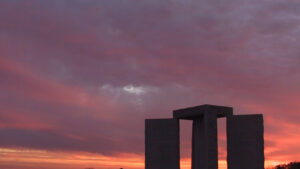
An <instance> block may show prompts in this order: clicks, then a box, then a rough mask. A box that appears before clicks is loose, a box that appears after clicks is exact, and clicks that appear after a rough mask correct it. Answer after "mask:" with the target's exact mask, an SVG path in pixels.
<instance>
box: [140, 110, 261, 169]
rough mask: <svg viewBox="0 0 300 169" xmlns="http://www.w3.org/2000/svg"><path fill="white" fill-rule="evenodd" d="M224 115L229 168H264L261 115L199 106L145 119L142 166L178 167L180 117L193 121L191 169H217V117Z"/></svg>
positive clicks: (170, 168) (165, 168)
mask: <svg viewBox="0 0 300 169" xmlns="http://www.w3.org/2000/svg"><path fill="white" fill-rule="evenodd" d="M222 117H225V118H227V121H226V122H227V164H228V169H264V139H263V116H262V115H261V114H259V115H233V109H232V108H231V107H224V106H215V105H201V106H196V107H191V108H185V109H180V110H175V111H173V118H170V119H146V121H145V146H146V147H145V168H146V169H179V168H180V151H179V150H180V147H179V137H180V136H179V120H180V119H184V120H193V131H192V133H193V134H192V169H218V133H217V118H222Z"/></svg>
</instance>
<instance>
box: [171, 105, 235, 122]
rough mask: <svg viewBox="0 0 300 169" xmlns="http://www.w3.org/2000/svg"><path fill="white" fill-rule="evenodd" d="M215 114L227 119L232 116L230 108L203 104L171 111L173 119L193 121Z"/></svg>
mask: <svg viewBox="0 0 300 169" xmlns="http://www.w3.org/2000/svg"><path fill="white" fill-rule="evenodd" d="M209 112H217V117H227V116H231V115H232V114H233V109H232V107H225V106H216V105H209V104H204V105H201V106H195V107H189V108H184V109H179V110H174V111H173V118H175V119H186V120H193V119H195V118H199V117H202V116H203V115H204V114H205V113H209Z"/></svg>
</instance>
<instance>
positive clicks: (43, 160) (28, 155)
mask: <svg viewBox="0 0 300 169" xmlns="http://www.w3.org/2000/svg"><path fill="white" fill-rule="evenodd" d="M0 156H1V158H0V167H1V168H2V167H5V166H8V165H10V166H11V165H12V164H13V167H15V168H18V167H21V168H26V169H27V168H28V169H29V168H32V167H33V168H36V167H38V168H39V167H41V168H46V169H48V168H49V169H50V168H51V169H62V168H64V169H78V168H79V169H81V168H82V169H83V168H88V167H92V168H95V169H102V168H103V169H104V168H106V169H107V168H108V169H113V168H114V169H115V168H126V169H143V168H144V156H143V155H137V154H119V155H117V156H104V155H101V154H96V153H87V152H62V151H43V150H32V149H17V148H0ZM282 163H287V161H274V160H266V161H265V167H266V168H269V167H272V166H275V165H278V164H282ZM180 166H181V169H190V168H191V159H190V158H184V159H181V161H180ZM219 169H227V162H226V160H219Z"/></svg>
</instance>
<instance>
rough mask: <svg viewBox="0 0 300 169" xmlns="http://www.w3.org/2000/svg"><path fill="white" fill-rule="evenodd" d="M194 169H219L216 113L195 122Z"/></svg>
mask: <svg viewBox="0 0 300 169" xmlns="http://www.w3.org/2000/svg"><path fill="white" fill-rule="evenodd" d="M192 169H218V138H217V113H216V112H210V113H206V114H204V116H203V117H199V118H197V119H194V120H193V135H192Z"/></svg>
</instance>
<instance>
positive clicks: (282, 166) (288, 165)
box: [274, 162, 300, 169]
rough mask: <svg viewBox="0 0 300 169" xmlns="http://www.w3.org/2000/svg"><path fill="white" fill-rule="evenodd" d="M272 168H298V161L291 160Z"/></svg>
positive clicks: (299, 164)
mask: <svg viewBox="0 0 300 169" xmlns="http://www.w3.org/2000/svg"><path fill="white" fill-rule="evenodd" d="M274 169H300V162H291V163H289V164H283V165H278V166H276V167H275V168H274Z"/></svg>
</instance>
